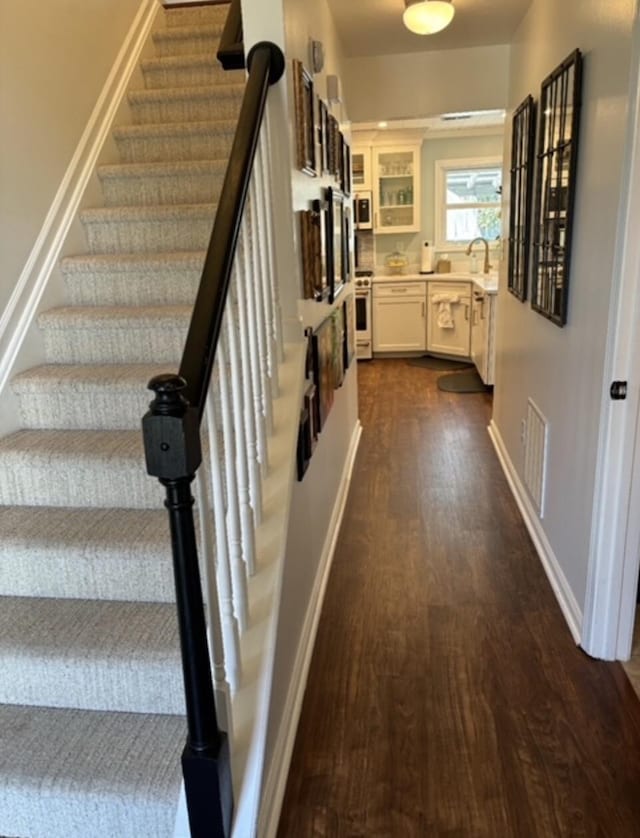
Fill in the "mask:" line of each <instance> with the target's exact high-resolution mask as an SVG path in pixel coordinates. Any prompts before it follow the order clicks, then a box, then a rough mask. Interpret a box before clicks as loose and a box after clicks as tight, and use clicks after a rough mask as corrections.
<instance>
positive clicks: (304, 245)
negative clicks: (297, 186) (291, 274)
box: [298, 199, 329, 301]
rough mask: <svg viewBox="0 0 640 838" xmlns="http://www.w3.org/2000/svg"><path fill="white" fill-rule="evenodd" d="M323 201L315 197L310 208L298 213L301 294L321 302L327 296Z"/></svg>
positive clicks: (304, 297) (325, 209)
mask: <svg viewBox="0 0 640 838" xmlns="http://www.w3.org/2000/svg"><path fill="white" fill-rule="evenodd" d="M326 214H327V203H326V201H324V200H320V199H316V200H313V201H311V209H309V210H301V211H300V212H299V213H298V216H299V220H300V240H301V248H300V250H301V253H302V283H303V288H302V296H303V299H306V300H316V301H322V300H326V299H328V297H329V282H328V272H327V243H326V242H327V220H326Z"/></svg>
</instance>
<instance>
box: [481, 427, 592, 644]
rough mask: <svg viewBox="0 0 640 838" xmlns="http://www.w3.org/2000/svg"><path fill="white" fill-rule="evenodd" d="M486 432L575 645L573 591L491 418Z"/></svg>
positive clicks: (577, 615) (577, 618)
mask: <svg viewBox="0 0 640 838" xmlns="http://www.w3.org/2000/svg"><path fill="white" fill-rule="evenodd" d="M488 431H489V436H490V437H491V441H492V442H493V446H494V448H495V451H496V454H497V455H498V459H499V460H500V465H501V466H502V470H503V471H504V474H505V477H506V478H507V482H508V484H509V487H510V489H511V492H512V494H513V497H514V498H515V501H516V503H517V505H518V509H519V510H520V514H521V515H522V517H523V519H524V523H525V525H526V527H527V530H528V531H529V535H530V536H531V540H532V541H533V544H534V547H535V548H536V552H537V553H538V556H539V557H540V561H541V562H542V567H543V568H544V571H545V573H546V574H547V578H548V579H549V582H550V584H551V587H552V589H553V592H554V594H555V596H556V599H557V600H558V604H559V605H560V608H561V610H562V613H563V615H564V618H565V620H566V621H567V625H568V626H569V630H570V631H571V634H572V635H573V639H574V640H575V642H576V644H578V645H579V644H580V640H581V634H582V611H581V610H580V607H579V605H578V603H577V601H576V598H575V596H574V595H573V591H572V590H571V588H570V587H569V583H568V582H567V577H566V576H565V575H564V572H563V570H562V568H561V567H560V563H559V562H558V559H557V558H556V555H555V553H554V552H553V549H552V548H551V544H549V539H548V538H547V536H546V533H545V531H544V530H543V528H542V524H541V523H540V519H539V518H538V516H537V514H536V512H535V509H534V507H533V504H532V502H531V500H530V498H529V495H528V494H527V490H526V489H525V487H524V484H523V482H522V480H521V479H520V476H519V475H518V473H517V471H516V469H515V466H514V465H513V462H512V460H511V457H510V456H509V454H508V452H507V448H506V446H505V444H504V441H503V439H502V436H501V434H500V431H499V430H498V427H497V425H496V424H495V422H494V421H493V420H491V424H490V425H489V428H488Z"/></svg>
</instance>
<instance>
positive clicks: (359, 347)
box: [355, 274, 373, 361]
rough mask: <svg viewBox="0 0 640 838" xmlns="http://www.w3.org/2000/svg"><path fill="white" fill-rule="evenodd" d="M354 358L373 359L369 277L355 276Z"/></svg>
mask: <svg viewBox="0 0 640 838" xmlns="http://www.w3.org/2000/svg"><path fill="white" fill-rule="evenodd" d="M355 285H356V356H357V358H358V360H359V361H361V360H363V359H368V358H372V357H373V339H372V335H371V277H370V276H358V275H357V274H356V280H355Z"/></svg>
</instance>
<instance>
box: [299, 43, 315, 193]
mask: <svg viewBox="0 0 640 838" xmlns="http://www.w3.org/2000/svg"><path fill="white" fill-rule="evenodd" d="M293 93H294V101H295V114H296V161H297V166H298V169H300V171H301V172H304V173H305V174H307V175H310V176H312V177H315V176H316V174H317V171H316V123H315V114H316V101H315V96H314V92H313V79H312V77H311V75H310V73H309V72H308V71H307V70H306V69H305V67H304V65H303V64H302V62H301V61H298V60H297V59H294V60H293Z"/></svg>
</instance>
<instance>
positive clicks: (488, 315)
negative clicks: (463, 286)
mask: <svg viewBox="0 0 640 838" xmlns="http://www.w3.org/2000/svg"><path fill="white" fill-rule="evenodd" d="M495 305H496V298H495V295H493V294H487V293H486V292H484V291H480V290H476V291H474V292H473V305H472V312H471V360H472V361H473V363H474V364H475V365H476V369H477V370H478V374H479V375H480V378H481V379H482V380H483V381H484V383H485V384H493V382H494V368H495V340H494V336H495Z"/></svg>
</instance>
